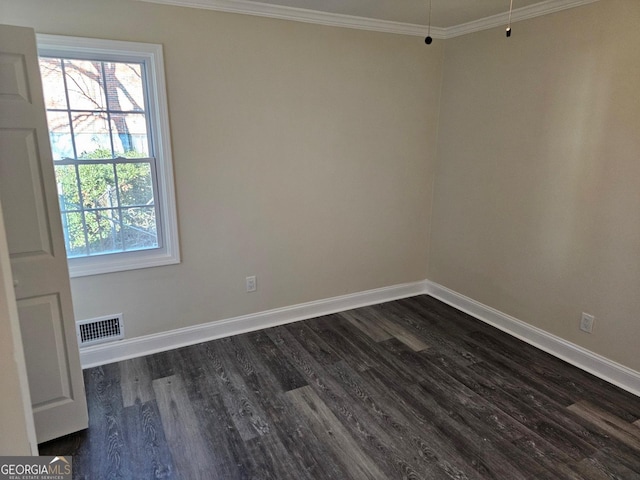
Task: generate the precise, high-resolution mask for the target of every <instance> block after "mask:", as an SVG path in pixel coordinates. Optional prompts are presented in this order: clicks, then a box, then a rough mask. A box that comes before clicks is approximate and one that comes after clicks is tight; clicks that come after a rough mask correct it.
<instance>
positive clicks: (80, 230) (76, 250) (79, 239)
mask: <svg viewBox="0 0 640 480" xmlns="http://www.w3.org/2000/svg"><path fill="white" fill-rule="evenodd" d="M62 230H63V231H64V242H65V246H66V247H67V256H68V257H81V256H85V255H87V245H86V242H85V237H84V226H83V223H82V214H81V213H63V214H62Z"/></svg>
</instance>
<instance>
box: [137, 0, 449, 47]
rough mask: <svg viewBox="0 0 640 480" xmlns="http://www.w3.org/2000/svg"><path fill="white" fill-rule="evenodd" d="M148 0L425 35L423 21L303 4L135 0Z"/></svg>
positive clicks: (439, 33)
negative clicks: (343, 12)
mask: <svg viewBox="0 0 640 480" xmlns="http://www.w3.org/2000/svg"><path fill="white" fill-rule="evenodd" d="M138 1H141V2H148V3H160V4H163V5H173V6H178V7H190V8H201V9H205V10H216V11H219V12H228V13H240V14H245V15H255V16H259V17H269V18H277V19H280V20H293V21H296V22H304V23H314V24H317V25H327V26H331V27H344V28H355V29H358V30H369V31H373V32H384V33H396V34H400V35H414V36H419V37H424V36H426V35H427V26H426V25H414V24H411V23H402V22H392V21H389V20H379V19H375V18H365V17H356V16H351V15H341V14H337V13H329V12H321V11H318V10H308V9H305V8H295V7H288V6H284V5H275V4H271V3H262V2H252V1H250V0H138ZM431 36H432V37H433V38H439V39H442V38H445V29H444V28H438V27H431Z"/></svg>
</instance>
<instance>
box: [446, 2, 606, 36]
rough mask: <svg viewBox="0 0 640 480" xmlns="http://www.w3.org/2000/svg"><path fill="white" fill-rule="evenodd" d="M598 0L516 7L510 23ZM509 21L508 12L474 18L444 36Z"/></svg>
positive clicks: (491, 26) (449, 30) (456, 34)
mask: <svg viewBox="0 0 640 480" xmlns="http://www.w3.org/2000/svg"><path fill="white" fill-rule="evenodd" d="M597 1H598V0H545V1H543V2H540V3H536V4H534V5H529V6H527V7H522V8H517V9H515V10H513V13H512V15H511V23H515V22H520V21H522V20H528V19H530V18H535V17H541V16H543V15H548V14H550V13H555V12H559V11H561V10H567V9H569V8H575V7H580V6H582V5H588V4H590V3H595V2H597ZM508 21H509V12H504V13H500V14H498V15H492V16H490V17H486V18H481V19H479V20H474V21H473V22H468V23H463V24H461V25H455V26H453V27H448V28H446V29H445V32H444V38H445V39H446V38H453V37H459V36H461V35H466V34H468V33H473V32H479V31H481V30H489V29H490V28H495V27H500V26H506V25H507V22H508Z"/></svg>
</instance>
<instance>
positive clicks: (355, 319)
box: [338, 307, 393, 342]
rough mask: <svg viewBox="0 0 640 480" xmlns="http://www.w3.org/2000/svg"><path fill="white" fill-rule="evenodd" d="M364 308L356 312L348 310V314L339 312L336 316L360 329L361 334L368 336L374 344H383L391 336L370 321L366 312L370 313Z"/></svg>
mask: <svg viewBox="0 0 640 480" xmlns="http://www.w3.org/2000/svg"><path fill="white" fill-rule="evenodd" d="M366 308H367V307H365V308H361V309H357V310H349V311H348V312H341V313H339V314H338V315H339V316H341V317H342V318H344V319H345V320H346V321H348V322H349V323H350V324H351V325H353V326H354V327H356V328H358V329H360V330H361V331H362V333H364V334H365V335H368V336H369V337H370V338H371V339H372V340H373V341H374V342H384V341H385V340H389V339H391V338H393V336H392V335H391V334H390V333H389V332H387V331H386V330H384V329H382V328H380V327H379V326H378V325H376V324H375V323H374V322H373V321H371V319H370V318H369V315H367V312H368V311H370V309H369V310H367V309H366Z"/></svg>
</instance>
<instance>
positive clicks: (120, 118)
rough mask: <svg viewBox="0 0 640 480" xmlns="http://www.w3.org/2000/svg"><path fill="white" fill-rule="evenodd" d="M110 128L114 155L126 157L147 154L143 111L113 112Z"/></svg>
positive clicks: (145, 125) (147, 144)
mask: <svg viewBox="0 0 640 480" xmlns="http://www.w3.org/2000/svg"><path fill="white" fill-rule="evenodd" d="M111 128H112V131H113V149H114V150H115V153H116V156H117V155H120V156H123V157H126V158H146V157H148V156H149V140H148V137H147V121H146V119H145V116H144V114H143V113H113V114H111Z"/></svg>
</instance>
